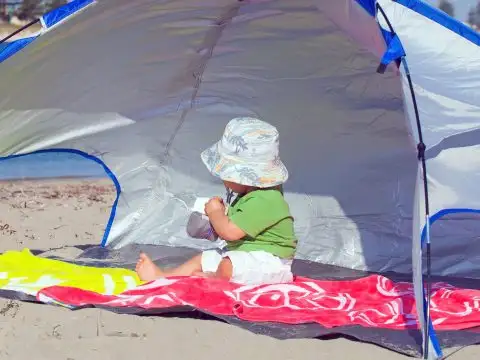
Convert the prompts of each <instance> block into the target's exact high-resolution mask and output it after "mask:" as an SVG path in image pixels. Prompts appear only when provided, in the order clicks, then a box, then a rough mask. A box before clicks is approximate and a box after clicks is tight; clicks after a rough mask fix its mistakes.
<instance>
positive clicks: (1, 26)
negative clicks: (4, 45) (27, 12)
mask: <svg viewBox="0 0 480 360" xmlns="http://www.w3.org/2000/svg"><path fill="white" fill-rule="evenodd" d="M19 28H20V26H16V25H12V24H8V23H2V22H0V39H3V38H5V37H7V36H8V35H10V34H11V33H13V32H14V31H16V30H18V29H19ZM41 28H42V26H41V25H40V23H36V24H34V25H31V26H29V27H28V28H26V29H25V30H22V31H21V32H20V33H18V34H16V35H15V36H13V37H11V38H10V39H9V41H14V40H18V39H22V38H25V37H28V36H31V35H33V34H35V33H36V32H38V31H40V29H41Z"/></svg>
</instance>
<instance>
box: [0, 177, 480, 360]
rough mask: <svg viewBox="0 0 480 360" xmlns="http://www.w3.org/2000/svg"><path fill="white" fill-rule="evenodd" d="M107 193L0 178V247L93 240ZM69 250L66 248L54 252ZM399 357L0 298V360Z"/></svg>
mask: <svg viewBox="0 0 480 360" xmlns="http://www.w3.org/2000/svg"><path fill="white" fill-rule="evenodd" d="M114 196H115V192H114V189H113V187H112V185H111V184H110V182H109V181H107V180H89V181H79V180H62V181H55V182H53V181H22V182H0V228H1V229H2V230H0V247H1V249H0V250H1V251H4V250H7V249H22V248H24V247H28V248H32V249H50V248H56V247H61V246H64V245H74V244H98V243H99V242H100V240H101V238H102V235H103V231H104V227H105V224H106V222H107V218H108V215H109V212H110V207H111V204H112V202H113V199H114ZM52 251H58V250H52ZM77 253H78V250H76V251H74V250H73V249H71V248H70V249H68V248H67V249H66V250H64V253H62V255H63V256H75V255H76V254H77ZM479 355H480V349H479V348H478V347H469V348H467V349H463V350H461V351H459V352H458V353H456V354H455V355H454V356H452V357H451V359H465V360H468V359H478V357H479ZM406 358H407V357H404V356H402V355H399V354H396V353H393V352H391V351H388V350H385V349H382V348H379V347H377V346H374V345H368V344H362V343H357V342H354V341H351V340H346V339H335V340H315V339H307V340H288V341H280V340H275V339H272V338H269V337H266V336H261V335H255V334H253V333H250V332H248V331H246V330H242V329H239V328H237V327H234V326H231V325H227V324H223V323H221V322H217V321H210V320H195V319H184V318H183V319H182V318H162V317H138V316H133V315H118V314H114V313H111V312H108V311H104V310H97V309H84V310H77V311H71V310H67V309H64V308H60V307H55V306H50V305H41V304H31V303H22V302H17V301H9V300H4V299H0V359H12V360H17V359H18V360H23V359H25V360H27V359H35V360H42V359H48V360H57V359H58V360H67V359H69V360H73V359H75V360H81V359H88V360H97V359H98V360H107V359H116V360H120V359H155V360H157V359H196V360H203V359H205V360H207V359H208V360H212V359H229V360H237V359H238V360H240V359H242V360H243V359H262V360H264V359H299V360H300V359H302V360H308V359H312V360H313V359H315V360H318V359H342V360H343V359H369V360H370V359H384V360H395V359H406Z"/></svg>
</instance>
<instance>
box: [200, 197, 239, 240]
mask: <svg viewBox="0 0 480 360" xmlns="http://www.w3.org/2000/svg"><path fill="white" fill-rule="evenodd" d="M205 213H206V214H207V216H208V219H209V220H210V223H211V224H212V226H213V229H214V230H215V232H216V233H217V234H218V236H219V237H220V238H222V239H223V240H225V241H238V240H241V239H243V238H244V237H245V236H246V233H245V232H244V231H243V230H242V229H240V228H239V227H238V226H237V225H235V224H234V223H233V222H231V221H230V219H229V218H228V216H227V215H226V214H225V205H223V202H222V200H221V199H219V198H213V199H211V200H210V201H209V202H208V203H207V204H206V205H205Z"/></svg>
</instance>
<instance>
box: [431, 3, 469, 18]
mask: <svg viewBox="0 0 480 360" xmlns="http://www.w3.org/2000/svg"><path fill="white" fill-rule="evenodd" d="M477 1H478V0H450V2H451V3H452V4H453V6H454V7H455V17H456V18H457V19H459V20H461V21H466V20H467V14H468V11H469V10H470V9H471V8H472V7H474V6H475V5H476V4H477ZM426 2H428V3H430V4H432V5H435V6H437V5H438V0H426Z"/></svg>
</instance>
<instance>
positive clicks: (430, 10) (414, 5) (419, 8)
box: [357, 0, 480, 46]
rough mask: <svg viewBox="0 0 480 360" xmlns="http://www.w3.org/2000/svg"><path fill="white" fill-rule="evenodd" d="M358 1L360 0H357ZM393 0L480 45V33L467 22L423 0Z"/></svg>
mask: <svg viewBox="0 0 480 360" xmlns="http://www.w3.org/2000/svg"><path fill="white" fill-rule="evenodd" d="M357 1H358V0H357ZM392 1H393V2H395V3H397V4H400V5H403V6H405V7H406V8H408V9H410V10H412V11H415V12H416V13H418V14H420V15H423V16H425V17H426V18H428V19H430V20H432V21H434V22H436V23H437V24H440V25H442V26H444V27H445V28H447V29H449V30H451V31H453V32H454V33H456V34H458V35H460V36H461V37H463V38H465V39H467V40H469V41H471V42H472V43H474V44H475V45H477V46H480V34H479V33H477V32H476V31H475V30H474V29H472V28H470V27H469V26H467V25H466V24H464V23H462V22H461V21H460V20H457V19H455V18H453V17H451V16H450V15H448V14H446V13H444V12H443V11H441V10H439V9H437V8H435V7H433V6H432V5H429V4H427V3H425V2H423V1H422V0H392Z"/></svg>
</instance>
